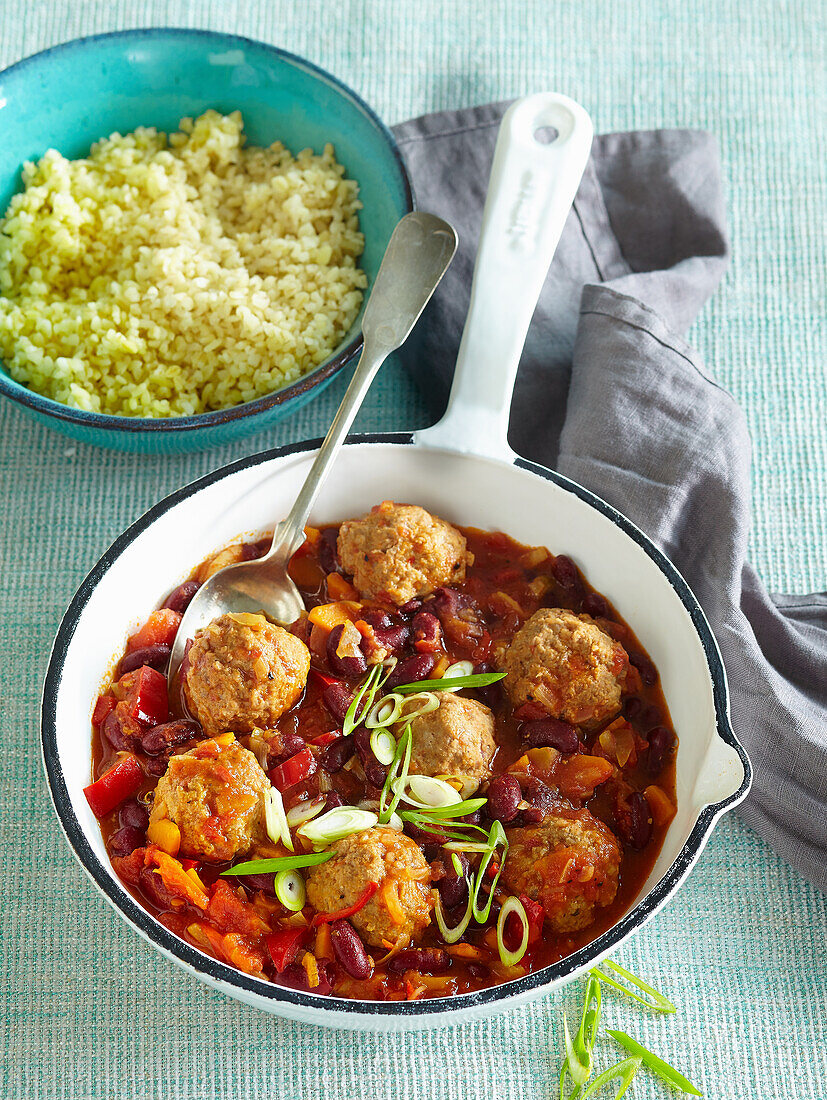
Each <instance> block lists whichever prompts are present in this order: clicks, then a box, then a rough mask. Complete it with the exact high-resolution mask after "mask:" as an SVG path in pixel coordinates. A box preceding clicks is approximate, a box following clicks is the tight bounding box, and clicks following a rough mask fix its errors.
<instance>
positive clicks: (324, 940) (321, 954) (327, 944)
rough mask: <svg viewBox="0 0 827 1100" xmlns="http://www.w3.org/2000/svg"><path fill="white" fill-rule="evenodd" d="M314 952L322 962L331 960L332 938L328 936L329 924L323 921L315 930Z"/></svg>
mask: <svg viewBox="0 0 827 1100" xmlns="http://www.w3.org/2000/svg"><path fill="white" fill-rule="evenodd" d="M313 951H314V954H315V956H316V958H317V959H321V960H322V962H333V940H332V939H331V937H330V925H329V924H328V923H327V922H326V921H325V923H324V924H320V925H319V927H318V929H317V931H316V944H315V946H314V949H313Z"/></svg>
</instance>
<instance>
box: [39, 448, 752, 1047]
mask: <svg viewBox="0 0 827 1100" xmlns="http://www.w3.org/2000/svg"><path fill="white" fill-rule="evenodd" d="M365 443H367V444H372V443H380V444H395V445H401V446H413V445H414V439H413V435H412V433H410V432H389V433H364V434H358V435H352V436H349V437H348V439H347V444H346V445H349V446H353V445H359V444H365ZM320 444H321V440H320V439H314V440H302V441H299V442H297V443H290V444H286V445H284V446H282V447H274V448H270V449H268V450H265V451H261V452H259V453H258V454H254V455H249V456H247V457H246V458H241V459H237V460H236V461H234V462H230V463H228V464H227V465H225V466H222V467H219V469H217V470H213V471H212V472H210V473H208V474H205V475H204V476H203V477H200V478H198V479H197V480H195V481H193V482H191V483H190V484H188V485H184V486H182V487H181V488H180V489H177V490H175V491H174V492H172V493H170V494H169V495H168V496H166V497H164V498H163V499H162V500H160V501H158V503H156V504H155V505H153V506H152V507H151V508H149V509H148V510H147V511H146V512H145V513H144V514H143V515H142V516H140V517H139V518H138V519H137V520H135V522H134V523H132V524H131V525H130V526H129V527H128V528H127V529H126V530H125V531H124V532H123V533H122V534H121V535H119V536H118V538H117V539H115V541H114V542H113V543H112V545H111V546H110V547H109V549H108V550H106V551H105V552H104V554H103V555H102V556H101V557H100V558H99V560H98V561H97V562H96V564H95V565H94V566H93V568H92V569H91V570H90V572H89V573H88V575H87V576H86V577H85V579H84V580H83V582H82V583H81V585H80V587H79V588H78V590H77V592H76V594H75V596H74V597H73V599H72V602H71V604H70V605H69V608H68V609H67V611H66V613H65V615H64V616H63V619H62V620H61V623H60V626H59V628H58V632H57V635H56V637H55V641H54V645H53V647H52V652H51V654H50V657H49V665H48V670H47V673H46V679H45V683H44V687H43V696H42V703H41V752H42V756H43V764H44V768H45V771H46V779H47V783H48V786H49V791H50V794H51V797H52V802H53V804H54V807H55V811H56V813H57V816H58V819H59V821H60V824H61V827H62V829H63V831H64V834H65V835H66V839H67V840H68V842H69V845H70V847H71V848H72V850H73V852H74V855H75V857H76V859H77V860H78V862H79V863H80V864H81V866H82V867H83V869H84V870H85V871H86V873H87V874H88V876H89V877H90V878H91V879H92V881H93V882H94V883H95V885H97V887H98V888H99V889H100V891H101V892H102V893H103V895H104V897H105V898H106V899H107V900H108V901H109V903H110V904H111V905H112V906H113V908H114V909H116V910H117V912H118V913H119V914H120V915H121V917H123V918H124V919H125V920H126V921H127V922H128V923H129V924H132V925H133V927H135V928H136V930H137V931H138V932H139V933H140V934H141V935H142V936H143V937H144V938H145V939H147V940H149V941H150V942H152V943H153V945H154V946H156V947H158V948H159V949H160V950H161V951H162V953H164V954H167V955H170V956H172V957H174V958H175V959H176V960H177V961H178V962H179V963H180V964H182V965H183V966H184V968H185V969H188V970H193V971H194V972H195V973H196V976H198V977H201V978H202V980H206V981H207V982H208V983H210V984H216V985H219V986H220V985H225V984H229V985H232V986H234V987H236V989H238V990H240V991H241V992H242V993H244V994H248V995H253V996H255V997H261V998H263V999H265V1000H267V1001H270V1002H273V1003H274V1004H279V1003H284V1004H289V1005H292V1006H295V1007H296V1008H300V1009H303V1010H305V1011H307V1010H308V1009H310V1010H316V1009H318V1010H319V1011H320V1013H321V1015H322V1016H327V1015H330V1016H331V1017H335V1016H336V1015H337V1014H341V1015H342V1016H347V1017H350V1018H351V1019H355V1018H356V1017H358V1016H364V1017H366V1018H367V1017H371V1018H373V1019H375V1020H377V1021H378V1020H380V1019H382V1018H393V1017H399V1018H401V1019H406V1018H407V1019H415V1018H427V1017H433V1018H434V1024H435V1026H436V1024H438V1023H439V1021H440V1020H441V1022H443V1023H444V1024H449V1023H451V1022H452V1021H451V1019H450V1015H451V1014H452V1013H457V1012H461V1013H462V1015H467V1014H468V1013H469V1012H473V1010H474V1009H480V1008H482V1007H483V1006H486V1005H492V1004H494V1003H495V1002H497V1001H502V1002H503V1004H504V1005H507V1004H508V1003H510V1002H512V1001H516V1002H518V1003H519V1002H520V1001H521V1000H525V999H526V998H528V997H530V996H531V995H532V994H533V995H534V996H537V995H539V993H540V992H541V991H542V989H543V988H544V987H549V988H550V987H552V986H554V985H557V984H559V983H560V982H562V981H565V980H566V979H567V978H568V977H569V976H571V975H573V974H574V972H575V971H579V970H581V969H582V968H583V967H584V966H586V965H589V964H590V963H593V962H595V961H597V960H598V959H600V958H601V957H602V956H604V955H606V954H607V953H608V952H609V951H610V950H611V949H612V948H613V947H615V946H616V945H617V944H619V943H620V942H622V941H623V940H624V939H625V938H626V937H627V936H628V935H629V934H630V933H632V932H633V931H634V930H635V929H637V928H638V927H640V926H641V925H643V924H644V923H645V922H646V921H647V920H649V918H650V917H652V916H653V915H654V913H655V912H656V911H657V910H658V909H660V908H661V907H662V906H663V905H664V904H665V903H666V902H667V901H668V899H669V898H670V897H671V896H672V894H673V893H674V892H675V890H676V889H677V887H678V886H679V885H680V883H681V882H682V881H683V879H684V878H685V877H686V876H687V875H688V873H689V871H690V870H691V868H692V866H693V864H694V863H695V861H696V860H697V858H698V857H699V855H700V853H701V851H702V849H703V847H704V845H705V843H706V840H707V838H708V836H709V834H710V832H711V830H712V827H713V826H714V824H715V822H716V820H717V819H718V818H719V817H720V816H721V814H722V813H724V812H725V811H726V810H727V809H729V808H731V807H732V806H734V805H736V804H737V803H739V802H741V801H742V800H743V799H744V798H745V797H746V794H747V792H748V791H749V788H750V785H751V783H752V766H751V764H750V760H749V757H748V755H747V753H746V750H745V749H744V748H743V746H742V745H741V743H740V741H739V740H738V739H737V737H736V736H735V734H734V732H733V730H732V727H731V724H730V719H729V697H728V688H727V681H726V673H725V670H724V664H723V659H722V657H721V653H720V650H719V648H718V644H717V642H716V640H715V637H714V635H713V633H712V629H711V627H710V626H709V623H708V622H707V619H706V616H705V615H704V612H703V611H702V609H701V607H700V605H699V603H698V601H697V600H696V599H695V596H694V595H693V593H692V591H691V589H690V588H689V585H688V584H687V583H686V581H685V580H684V578H683V576H682V575H681V574H680V573H679V572H678V570H677V569H676V567H675V566H674V565H673V564H672V562H671V561H670V560H669V559H668V558H667V557H666V555H665V554H663V553H662V551H660V550H659V549H658V548H657V547H656V546H655V544H654V543H653V542H652V541H651V540H650V539H649V538H648V536H647V535H645V534H644V533H643V532H642V531H641V530H640V529H639V528H638V527H636V526H635V524H633V523H632V522H631V521H630V520H628V519H627V518H626V517H625V516H624V515H622V514H621V513H620V512H618V511H617V510H616V509H615V508H613V507H612V506H611V505H610V504H608V503H607V502H606V501H604V500H602V499H601V498H600V497H598V496H597V495H596V494H594V493H592V492H590V491H589V490H588V489H584V488H583V487H582V486H581V485H579V484H577V482H574V481H570V480H569V479H568V478H566V477H564V476H563V475H562V474H558V473H557V472H556V471H553V470H549V469H547V468H546V467H544V466H540V465H538V464H537V463H534V462H529V461H528V460H526V459H523V458H519V457H518V458H517V459H516V461H515V462H514V463H513V464H512V463H504V465H513V466H515V467H516V468H518V469H521V470H524V471H526V472H528V473H531V474H534V475H536V476H538V477H540V478H544V479H545V480H547V481H550V482H552V483H554V484H555V485H556V486H557V487H558V488H560V489H563V490H564V491H566V492H569V493H572V494H574V495H575V496H577V497H579V498H580V500H582V501H583V502H584V503H586V504H588V505H590V506H591V507H593V508H595V509H596V510H597V511H598V512H600V513H601V514H602V515H604V516H605V517H606V518H608V519H609V520H611V522H612V523H614V524H615V526H617V527H619V528H620V529H621V531H622V532H623V533H624V534H625V535H627V536H628V537H629V538H631V539H632V541H633V542H635V543H636V544H637V545H638V546H639V547H640V548H641V549H642V550H643V551H644V552H645V553H646V554H647V556H648V557H649V558H651V559H652V561H653V562H654V564H655V565H656V566H657V567H658V568H659V569H660V570H661V572H662V573H663V574H664V576H665V577H666V579H667V581H668V582H669V584H670V585H671V587H672V589H673V590H674V592H675V595H676V596H677V598H678V599H679V600H680V602H681V603H682V604H683V606H684V608H685V610H686V611H687V613H688V614H689V616H690V618H691V620H692V624H693V627H694V628H695V631H696V633H697V634H698V637H699V640H700V642H701V645H702V647H703V650H704V655H705V657H706V662H707V673H708V675H709V677H710V680H711V683H712V691H713V702H714V708H715V718H716V730H717V734H718V736H719V737H720V739H721V740H723V741H724V742H725V743H726V744H728V745H729V746H730V747H731V748H733V749H734V750H735V751H736V753H737V754H738V756H739V757H740V760H741V763H742V765H743V769H744V778H743V781H742V783H741V785H740V787H739V788H738V790H737V791H735V792H733V793H732V794H731V795H728V796H727V797H725V798H723V799H721V800H720V801H718V802H713V803H709V804H708V805H706V806H704V807H703V808H702V810H701V812H700V814H699V815H698V819H697V821H696V822H695V824H694V826H693V828H692V830H691V832H690V834H689V836H688V837H687V838H686V840H685V842H684V844H683V846H682V848H681V850H680V852H679V853H678V855H677V856H676V858H675V859H674V860H673V862H672V864H671V866H670V867H669V868H668V869H667V871H666V872H665V873H664V875H663V876H662V878H661V879H660V880H659V881H658V882H657V883H655V885H654V886H653V887H652V889H651V890H650V892H649V893H648V894H647V895H646V897H645V898H643V899H642V900H641V901H640V902H638V903H637V904H636V905H635V906H634V907H633V908H631V909H630V910H629V911H628V912H627V913H625V914H624V915H623V916H622V917H621V919H620V920H619V921H618V922H617V923H616V924H614V925H612V926H611V927H610V928H607V929H606V930H605V931H604V932H602V933H601V934H600V935H599V936H598V937H597V938H596V939H594V940H592V941H591V942H590V943H588V944H586V945H585V946H584V947H581V948H579V949H578V950H577V951H575V952H574V953H573V954H571V955H568V956H566V957H565V958H564V959H561V960H559V961H558V962H556V963H552V964H551V965H550V966H547V967H543V968H542V969H541V970H537V971H533V972H531V973H529V974H525V975H524V976H523V977H521V978H516V979H514V980H513V981H510V982H503V983H501V984H500V985H496V986H490V987H488V988H486V989H481V990H475V991H474V992H470V993H456V994H452V995H451V996H449V997H438V998H430V999H425V1000H415V1001H366V1000H355V999H354V1000H351V999H350V998H345V997H334V996H321V995H319V994H314V993H304V992H301V991H298V990H294V989H290V988H288V987H286V986H280V985H276V984H275V983H273V982H267V981H264V980H263V979H258V978H253V977H251V976H249V975H247V974H243V973H242V972H241V971H238V970H235V969H234V968H233V967H230V966H228V965H226V964H225V963H222V962H219V961H218V960H217V959H213V958H212V957H211V956H209V955H206V954H204V953H202V952H200V951H198V950H197V949H196V948H194V947H191V946H190V945H189V944H188V943H186V941H185V940H183V939H180V938H179V937H178V936H176V935H175V934H174V933H173V932H171V931H169V929H167V928H166V927H164V925H162V924H160V923H159V922H158V921H156V920H155V918H154V917H152V916H151V915H150V914H149V912H148V911H147V910H146V909H144V908H142V907H141V906H140V905H139V904H138V903H137V901H135V899H134V898H133V897H132V896H131V895H130V894H129V893H128V892H127V891H125V889H124V888H123V887H120V888H119V887H117V886H116V884H115V882H114V881H113V879H112V877H111V876H110V874H109V873H108V872H107V871H106V869H105V867H104V865H103V863H102V862H101V860H100V859H99V858H98V857H97V856H96V855H95V853H94V852H93V850H92V848H91V846H90V844H89V842H88V841H87V839H86V836H85V835H84V832H83V829H82V828H81V826H80V823H79V822H78V820H77V818H76V817H75V814H74V811H73V809H72V805H71V800H70V798H69V793H68V788H67V785H66V781H65V778H64V776H63V769H62V767H61V764H60V758H59V755H58V751H57V706H56V704H57V694H58V690H59V687H60V682H61V678H62V671H63V665H64V662H65V658H66V654H67V651H68V649H69V646H70V644H71V642H72V638H73V635H74V628H75V626H76V624H77V622H78V620H79V618H80V616H81V614H82V612H83V610H84V608H85V606H86V604H87V603H88V601H89V599H90V597H91V595H92V592H93V591H94V590H95V587H96V586H97V583H98V581H99V580H100V579H101V578H102V577H103V576H104V575H105V574H106V573H107V572H108V570H109V568H110V567H111V566H112V565H113V564H114V563H115V561H117V559H118V558H119V557H120V556H121V554H122V553H123V552H124V551H125V550H126V548H127V547H128V546H130V545H131V544H132V543H133V542H134V541H135V539H136V538H137V537H138V536H139V535H140V534H141V533H142V532H143V531H144V530H146V529H147V528H148V527H150V526H151V525H152V524H153V523H154V522H155V521H156V520H157V519H159V518H160V517H162V516H163V515H165V514H166V513H167V512H168V511H170V510H171V509H173V508H174V507H176V506H177V505H178V504H179V503H180V502H182V501H184V500H186V499H188V498H189V497H191V496H193V495H195V494H196V493H198V492H199V491H200V490H201V489H204V488H207V487H208V486H209V485H212V484H214V483H215V482H217V481H221V480H223V479H224V478H226V477H229V476H231V475H233V474H235V473H237V472H239V471H241V470H246V469H250V468H252V467H255V466H258V465H261V464H262V463H265V462H269V461H273V460H277V459H281V458H286V457H288V456H289V455H295V454H299V453H302V452H308V451H313V450H315V449H317V448H318V447H319V445H320ZM470 457H474V456H470ZM480 461H498V460H492V459H481V460H480Z"/></svg>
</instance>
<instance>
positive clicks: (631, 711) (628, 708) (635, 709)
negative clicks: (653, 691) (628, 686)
mask: <svg viewBox="0 0 827 1100" xmlns="http://www.w3.org/2000/svg"><path fill="white" fill-rule="evenodd" d="M642 710H643V700H642V699H641V698H640V697H639V696H638V695H630V696H629V698H628V699H624V700H623V717H624V718H628V719H629V721H632V720H633V719H635V718H637V717H638V716H639V714H640V713H641V711H642Z"/></svg>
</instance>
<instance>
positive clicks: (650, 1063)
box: [606, 1028, 703, 1096]
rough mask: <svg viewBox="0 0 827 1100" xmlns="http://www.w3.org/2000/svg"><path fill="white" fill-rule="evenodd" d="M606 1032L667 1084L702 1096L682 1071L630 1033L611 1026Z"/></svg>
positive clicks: (693, 1094)
mask: <svg viewBox="0 0 827 1100" xmlns="http://www.w3.org/2000/svg"><path fill="white" fill-rule="evenodd" d="M606 1034H607V1035H611V1037H612V1038H613V1039H614V1040H615V1042H618V1043H620V1045H621V1046H622V1047H625V1048H626V1050H628V1051H629V1053H630V1054H632V1055H634V1056H635V1057H637V1058H640V1060H641V1062H643V1064H644V1066H646V1067H647V1068H648V1069H650V1070H651V1071H652V1072H653V1073H656V1074H657V1075H658V1077H660V1078H661V1079H662V1080H663V1081H665V1082H666V1083H667V1085H671V1086H672V1088H674V1089H679V1090H680V1091H681V1092H688V1093H690V1094H691V1095H692V1096H703V1093H702V1092H701V1091H700V1089H697V1088H696V1087H695V1086H694V1085H693V1084H692V1082H691V1081H690V1080H689V1079H688V1078H686V1077H684V1075H683V1074H682V1073H678V1071H677V1070H676V1069H675V1067H674V1066H670V1065H669V1063H668V1062H664V1060H663V1059H662V1058H659V1057H658V1056H657V1054H655V1053H654V1052H653V1051H651V1050H647V1048H646V1047H645V1046H642V1045H641V1044H640V1043H639V1042H638V1041H637V1040H636V1039H633V1038H632V1037H631V1035H627V1034H626V1032H625V1031H612V1030H611V1028H606Z"/></svg>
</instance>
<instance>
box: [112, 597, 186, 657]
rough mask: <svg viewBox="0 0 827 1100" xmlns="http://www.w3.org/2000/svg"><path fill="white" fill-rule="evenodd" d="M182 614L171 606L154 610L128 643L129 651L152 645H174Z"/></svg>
mask: <svg viewBox="0 0 827 1100" xmlns="http://www.w3.org/2000/svg"><path fill="white" fill-rule="evenodd" d="M180 623H181V616H180V615H179V614H178V612H177V611H173V610H172V609H171V608H169V607H162V608H161V609H160V610H159V611H153V612H152V614H151V615H150V616H149V618H148V619H147V621H146V622H145V623H144V625H143V626H142V627H141V629H140V630H136V631H135V633H134V634H133V635H132V636H131V637H130V639H129V641H128V642H127V643H126V650H127V653H129V652H131V651H132V650H133V649H144V648H145V647H146V646H150V645H172V643H173V642H174V641H175V635H176V634H177V633H178V627H179V625H180Z"/></svg>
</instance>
